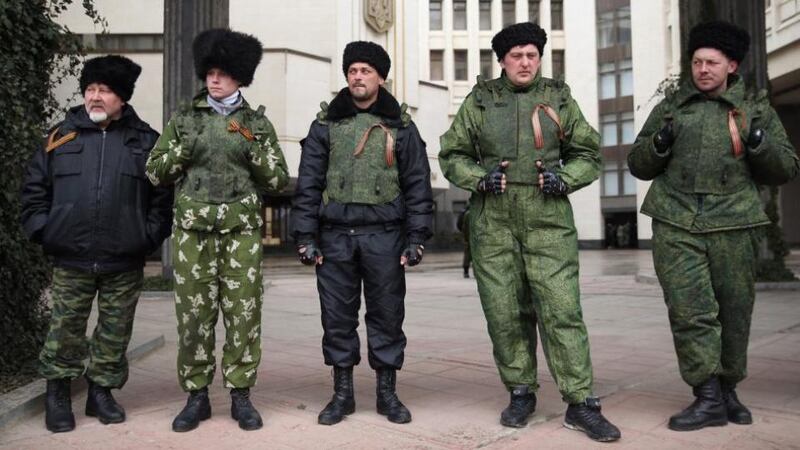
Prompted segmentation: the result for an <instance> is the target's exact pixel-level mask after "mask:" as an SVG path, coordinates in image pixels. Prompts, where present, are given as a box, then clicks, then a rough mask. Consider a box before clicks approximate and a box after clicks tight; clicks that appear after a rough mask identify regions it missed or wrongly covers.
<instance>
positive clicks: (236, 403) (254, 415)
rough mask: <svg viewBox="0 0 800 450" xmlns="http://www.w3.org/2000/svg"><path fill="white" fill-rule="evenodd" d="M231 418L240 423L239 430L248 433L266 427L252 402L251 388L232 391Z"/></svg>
mask: <svg viewBox="0 0 800 450" xmlns="http://www.w3.org/2000/svg"><path fill="white" fill-rule="evenodd" d="M231 417H233V419H234V420H238V421H239V428H241V429H243V430H247V431H252V430H257V429H259V428H261V427H262V426H264V422H262V421H261V415H260V414H259V413H258V411H256V408H255V407H253V404H252V403H251V402H250V388H233V389H231Z"/></svg>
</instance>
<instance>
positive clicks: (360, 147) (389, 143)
mask: <svg viewBox="0 0 800 450" xmlns="http://www.w3.org/2000/svg"><path fill="white" fill-rule="evenodd" d="M373 128H380V129H381V130H383V133H384V134H385V135H386V167H392V165H393V164H394V138H393V137H392V130H390V129H389V127H387V126H386V125H384V124H382V123H376V124H375V125H372V126H371V127H369V128H367V131H365V132H364V135H363V136H361V139H359V140H358V144H357V145H356V150H355V151H354V152H353V156H355V157H358V155H360V154H361V153H362V152H363V151H364V147H365V146H366V145H367V139H369V133H370V132H371V131H372V129H373Z"/></svg>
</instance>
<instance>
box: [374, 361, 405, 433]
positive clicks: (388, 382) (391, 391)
mask: <svg viewBox="0 0 800 450" xmlns="http://www.w3.org/2000/svg"><path fill="white" fill-rule="evenodd" d="M376 374H377V378H378V386H377V389H376V391H377V392H376V394H377V408H378V414H383V415H384V416H386V418H387V419H389V422H394V423H408V422H411V412H410V411H409V410H408V408H406V407H405V405H403V403H402V402H401V401H400V399H399V398H397V393H396V392H395V384H396V382H397V371H395V369H378V370H377V371H376Z"/></svg>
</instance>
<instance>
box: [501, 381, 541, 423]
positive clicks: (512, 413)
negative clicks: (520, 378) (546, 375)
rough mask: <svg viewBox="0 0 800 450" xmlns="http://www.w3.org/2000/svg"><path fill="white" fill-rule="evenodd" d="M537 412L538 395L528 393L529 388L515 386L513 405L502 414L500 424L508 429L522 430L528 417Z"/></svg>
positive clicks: (512, 391) (512, 395) (512, 393)
mask: <svg viewBox="0 0 800 450" xmlns="http://www.w3.org/2000/svg"><path fill="white" fill-rule="evenodd" d="M535 410H536V394H534V393H533V392H528V386H514V388H513V389H512V390H511V403H509V404H508V407H507V408H506V409H504V410H503V412H502V413H500V423H501V424H503V425H504V426H507V427H514V428H522V427H524V426H525V425H527V424H528V417H529V416H530V415H531V414H533V411H535Z"/></svg>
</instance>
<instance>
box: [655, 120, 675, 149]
mask: <svg viewBox="0 0 800 450" xmlns="http://www.w3.org/2000/svg"><path fill="white" fill-rule="evenodd" d="M673 142H675V132H674V130H673V129H672V121H671V120H668V121H667V123H666V125H664V126H663V127H662V128H661V129H660V130H659V131H658V133H656V135H655V136H654V137H653V145H654V146H655V147H656V151H657V152H658V153H666V151H667V150H669V148H670V147H672V143H673Z"/></svg>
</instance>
